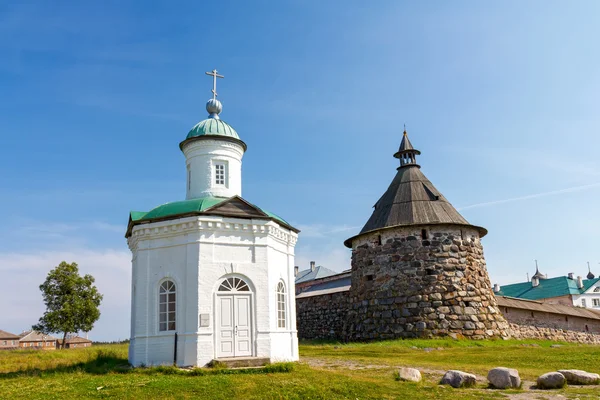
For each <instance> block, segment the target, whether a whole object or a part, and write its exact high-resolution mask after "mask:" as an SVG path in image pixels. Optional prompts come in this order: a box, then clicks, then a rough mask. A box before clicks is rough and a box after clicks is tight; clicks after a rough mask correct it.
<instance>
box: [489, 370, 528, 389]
mask: <svg viewBox="0 0 600 400" xmlns="http://www.w3.org/2000/svg"><path fill="white" fill-rule="evenodd" d="M487 379H488V381H489V382H490V385H492V386H493V387H495V388H496V389H508V388H518V387H521V378H520V377H519V371H517V370H516V369H513V368H504V367H498V368H494V369H492V370H490V372H488V375H487Z"/></svg>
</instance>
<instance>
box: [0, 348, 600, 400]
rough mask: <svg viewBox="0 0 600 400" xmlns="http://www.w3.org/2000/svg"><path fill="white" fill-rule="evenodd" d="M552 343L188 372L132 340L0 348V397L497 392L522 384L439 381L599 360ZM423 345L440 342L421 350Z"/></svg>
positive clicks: (579, 392)
mask: <svg viewBox="0 0 600 400" xmlns="http://www.w3.org/2000/svg"><path fill="white" fill-rule="evenodd" d="M551 344H553V343H551V342H543V341H540V342H534V341H527V342H526V341H523V342H517V341H477V342H473V341H452V340H405V341H401V340H399V341H385V342H377V343H369V344H363V343H354V344H339V343H322V342H321V343H318V342H313V343H302V344H301V346H300V354H301V357H302V358H303V359H304V360H306V361H307V362H308V364H307V363H306V362H302V363H299V364H291V363H283V364H272V365H270V366H267V367H265V368H261V369H249V370H229V369H226V368H222V367H221V368H213V369H193V370H187V371H184V370H180V369H178V368H173V367H170V366H166V367H157V368H137V369H132V368H130V367H129V366H128V364H127V345H104V346H96V347H92V348H88V349H73V350H63V351H34V350H16V351H2V352H0V398H7V399H13V398H14V399H16V398H27V399H78V398H98V399H104V398H106V399H141V398H144V399H146V398H149V399H152V398H160V399H192V398H194V399H197V398H203V399H237V398H244V399H353V400H354V399H398V398H399V399H482V398H483V399H493V398H507V397H506V396H507V395H509V394H515V393H519V392H521V391H520V390H513V391H498V390H488V389H486V385H485V383H484V382H481V383H479V384H478V386H477V387H475V388H471V389H458V390H457V389H452V388H449V387H442V386H439V385H438V384H437V382H438V381H439V379H440V378H441V371H444V370H447V369H462V370H464V371H467V372H472V373H476V374H479V375H485V374H486V373H487V371H488V370H489V369H490V368H493V367H495V366H507V367H513V368H517V369H518V370H519V372H520V374H521V377H522V378H523V379H525V380H529V381H533V380H534V379H535V378H536V377H537V376H538V375H539V374H541V373H544V372H548V371H551V370H556V369H559V368H578V369H586V370H589V369H590V368H591V367H592V366H595V365H598V363H597V360H598V359H599V358H600V346H586V345H574V344H562V346H561V347H559V348H551V347H550V345H551ZM531 345H535V346H536V347H532V346H531ZM427 348H432V349H434V350H431V351H429V350H428V351H426V350H424V349H427ZM437 348H443V349H441V350H437ZM398 366H411V367H418V368H420V369H421V370H422V372H424V374H423V376H424V381H423V382H421V383H418V384H415V383H408V382H399V381H397V380H396V379H395V370H396V368H397V367H398ZM598 369H600V365H599V367H598ZM592 372H598V371H592ZM526 389H527V388H525V390H526ZM597 392H598V388H579V387H569V388H567V389H564V390H561V391H552V393H553V394H561V395H563V396H566V397H567V398H580V399H585V398H596V399H597V398H598V395H597ZM540 393H541V392H535V394H534V393H530V394H532V395H533V396H532V397H531V398H543V397H540V396H541V395H543V393H542V394H540Z"/></svg>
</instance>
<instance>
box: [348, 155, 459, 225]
mask: <svg viewBox="0 0 600 400" xmlns="http://www.w3.org/2000/svg"><path fill="white" fill-rule="evenodd" d="M435 223H444V224H458V225H470V224H469V222H467V220H466V219H464V218H463V216H462V215H460V214H459V213H458V211H456V209H455V208H454V207H453V206H452V204H450V203H449V202H448V200H446V198H445V197H444V196H443V195H442V194H441V193H440V192H439V191H438V190H437V189H436V188H435V186H433V184H432V183H431V182H430V181H429V179H427V178H426V177H425V175H424V174H423V173H422V172H421V170H420V168H419V167H418V166H417V165H411V166H406V167H403V168H400V169H399V170H398V173H397V174H396V177H395V178H394V180H393V181H392V183H391V185H390V186H389V188H388V190H387V191H386V192H385V193H384V194H383V196H381V198H380V199H379V201H377V203H376V204H375V210H374V211H373V214H372V215H371V218H369V220H368V221H367V223H366V224H365V226H364V227H363V228H362V230H361V231H360V234H362V233H365V232H369V231H373V230H376V229H381V228H387V227H391V226H397V225H422V224H435Z"/></svg>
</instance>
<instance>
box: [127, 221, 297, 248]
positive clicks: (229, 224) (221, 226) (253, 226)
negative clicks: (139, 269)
mask: <svg viewBox="0 0 600 400" xmlns="http://www.w3.org/2000/svg"><path fill="white" fill-rule="evenodd" d="M196 232H210V233H216V232H219V233H228V234H232V233H233V234H235V233H236V232H239V233H250V234H252V235H253V236H255V237H269V238H271V239H274V240H276V241H278V242H280V243H282V244H285V245H288V246H292V247H294V246H295V245H296V242H297V241H298V234H297V233H295V232H293V231H291V230H289V229H286V228H283V227H281V226H280V225H278V224H277V223H276V222H273V221H268V220H255V219H240V218H230V217H219V216H201V217H186V218H178V219H173V220H168V221H158V222H151V223H146V224H140V225H136V226H134V227H133V229H132V231H131V236H130V237H129V238H128V239H127V244H128V245H129V249H130V250H131V251H134V250H135V249H137V248H138V243H139V241H140V240H150V239H163V238H169V237H176V236H180V235H183V234H188V233H196Z"/></svg>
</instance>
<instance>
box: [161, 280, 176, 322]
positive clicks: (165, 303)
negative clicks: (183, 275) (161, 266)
mask: <svg viewBox="0 0 600 400" xmlns="http://www.w3.org/2000/svg"><path fill="white" fill-rule="evenodd" d="M175 289H176V288H175V283H174V282H173V281H164V282H163V283H161V285H160V290H159V299H158V330H159V331H174V330H175V309H176V295H177V293H176V290H175Z"/></svg>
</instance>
